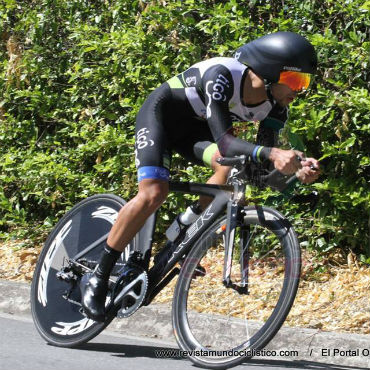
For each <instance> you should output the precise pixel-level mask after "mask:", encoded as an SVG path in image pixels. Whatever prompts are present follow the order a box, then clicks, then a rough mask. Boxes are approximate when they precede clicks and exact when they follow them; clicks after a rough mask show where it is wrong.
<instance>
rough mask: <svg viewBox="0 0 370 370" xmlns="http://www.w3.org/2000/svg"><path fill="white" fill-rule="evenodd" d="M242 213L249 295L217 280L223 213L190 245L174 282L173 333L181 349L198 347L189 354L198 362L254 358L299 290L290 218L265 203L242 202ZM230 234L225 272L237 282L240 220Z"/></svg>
mask: <svg viewBox="0 0 370 370" xmlns="http://www.w3.org/2000/svg"><path fill="white" fill-rule="evenodd" d="M244 212H245V215H244V220H243V221H244V222H243V226H244V228H247V229H248V230H249V234H248V235H249V237H248V238H247V239H249V240H250V244H249V251H250V257H249V262H248V269H249V273H248V275H249V281H248V282H249V288H248V289H249V294H243V293H241V294H240V293H238V292H237V291H236V289H233V288H226V287H225V285H224V284H223V283H222V279H223V267H224V248H223V236H224V231H223V230H224V227H222V226H223V225H226V217H223V218H222V219H221V220H218V221H216V222H215V223H214V224H213V225H212V226H211V227H210V228H209V229H208V230H207V231H206V232H205V233H204V234H203V235H202V237H201V238H200V239H199V241H198V242H197V243H196V244H195V245H194V247H193V249H192V250H191V252H190V253H189V255H188V256H187V258H186V260H185V262H184V264H183V267H182V269H181V272H180V275H179V278H178V281H177V285H176V288H175V293H174V300H173V309H172V320H173V328H174V333H175V337H176V340H177V342H178V344H179V346H180V348H181V349H182V350H184V351H197V352H192V353H188V357H189V358H190V360H191V361H192V362H193V363H195V364H196V365H197V366H200V367H204V368H211V369H225V368H228V367H232V366H235V365H238V364H239V363H241V362H243V361H245V360H247V359H250V358H251V357H253V356H254V355H255V354H256V351H259V350H261V349H263V348H264V347H265V346H266V345H267V344H268V343H269V342H270V340H271V339H272V338H273V337H274V336H275V334H276V333H277V331H278V330H279V329H280V327H281V326H282V324H283V323H284V321H285V319H286V317H287V315H288V313H289V311H290V309H291V307H292V304H293V301H294V299H295V296H296V292H297V289H298V284H299V276H300V268H301V256H300V248H299V243H298V239H297V236H296V234H295V232H294V230H293V227H292V225H291V224H290V223H289V222H288V221H287V220H286V219H285V218H284V217H283V216H282V215H281V214H280V213H278V212H277V211H275V210H273V209H270V208H266V207H255V206H252V207H245V209H244ZM235 235H236V239H235V240H236V242H235V249H234V255H236V256H234V257H233V267H232V270H231V278H232V281H233V282H234V283H238V282H239V283H240V277H241V273H240V263H239V260H238V258H237V257H240V255H241V252H240V250H241V248H240V245H239V244H237V239H238V238H239V237H238V236H240V225H239V226H238V227H237V230H236V233H235ZM239 240H240V238H239ZM237 245H238V246H237ZM199 265H200V266H199ZM238 271H239V272H238ZM210 350H212V351H214V352H209V351H210ZM202 351H203V352H202ZM222 351H226V352H222ZM228 351H229V352H228ZM231 351H233V352H231Z"/></svg>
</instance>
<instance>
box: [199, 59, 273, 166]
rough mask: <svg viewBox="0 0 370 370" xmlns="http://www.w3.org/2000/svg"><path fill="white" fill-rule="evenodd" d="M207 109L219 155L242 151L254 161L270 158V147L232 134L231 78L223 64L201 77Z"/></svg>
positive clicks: (238, 153)
mask: <svg viewBox="0 0 370 370" xmlns="http://www.w3.org/2000/svg"><path fill="white" fill-rule="evenodd" d="M202 87H203V91H204V97H205V105H206V109H207V121H208V125H209V127H210V130H211V132H212V135H213V138H214V140H215V142H216V143H217V146H218V149H219V151H220V153H221V155H222V156H225V157H232V156H235V155H242V154H245V155H247V156H250V157H251V158H252V159H253V160H254V161H256V162H258V161H264V160H266V159H268V158H269V155H270V152H271V148H269V147H264V146H260V145H255V144H252V143H249V142H247V141H244V140H241V139H239V138H236V137H235V136H234V135H233V130H232V120H231V117H230V112H229V101H230V99H231V97H232V95H233V90H234V86H233V79H232V76H231V73H230V71H229V70H228V69H227V68H226V67H224V66H222V65H218V66H214V67H212V68H210V69H209V70H208V71H207V72H206V73H205V74H204V76H203V78H202Z"/></svg>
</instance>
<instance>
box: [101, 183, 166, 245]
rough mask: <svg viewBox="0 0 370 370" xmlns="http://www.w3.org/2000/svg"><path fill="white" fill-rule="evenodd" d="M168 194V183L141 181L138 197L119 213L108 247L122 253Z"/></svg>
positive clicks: (109, 237)
mask: <svg viewBox="0 0 370 370" xmlns="http://www.w3.org/2000/svg"><path fill="white" fill-rule="evenodd" d="M167 194H168V181H165V180H159V179H150V178H147V179H143V180H142V181H140V183H139V191H138V193H137V195H136V196H135V197H134V198H132V199H131V200H130V201H129V202H128V203H127V204H126V205H125V206H124V207H123V208H122V209H121V211H120V212H119V214H118V217H117V220H116V222H115V224H114V225H113V227H112V230H111V232H110V233H109V236H108V240H107V243H108V245H109V246H110V247H111V248H113V249H114V250H117V251H120V252H122V251H123V250H124V249H125V247H126V245H127V244H128V243H129V242H130V240H131V239H132V238H133V237H134V236H135V235H136V233H137V232H138V231H139V230H140V229H141V227H142V226H143V225H144V223H145V221H146V220H147V218H148V217H149V216H150V215H151V214H152V213H154V212H155V211H156V210H157V209H158V208H159V207H160V206H161V205H162V203H163V202H164V201H165V200H166V198H167Z"/></svg>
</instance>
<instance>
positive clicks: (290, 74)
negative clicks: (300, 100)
mask: <svg viewBox="0 0 370 370" xmlns="http://www.w3.org/2000/svg"><path fill="white" fill-rule="evenodd" d="M310 82H311V75H310V74H309V73H302V72H295V71H284V72H281V73H280V79H279V81H278V83H279V84H285V85H287V86H289V87H290V88H291V89H292V90H293V91H301V90H305V89H307V88H308V87H309V86H310Z"/></svg>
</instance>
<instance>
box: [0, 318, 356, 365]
mask: <svg viewBox="0 0 370 370" xmlns="http://www.w3.org/2000/svg"><path fill="white" fill-rule="evenodd" d="M0 343H1V350H0V370H9V369H12V370H23V369H24V370H29V369H43V370H65V369H68V370H85V369H86V370H95V369H101V370H103V369H107V370H108V369H109V370H115V369H117V370H118V369H120V370H123V369H137V370H144V369H145V370H147V369H153V370H155V369H158V370H159V369H174V370H176V369H182V370H183V369H185V370H186V369H196V367H195V366H193V365H192V363H191V362H190V361H189V360H187V359H185V358H168V359H165V358H158V357H157V356H156V351H157V350H162V349H166V348H172V349H177V348H176V347H175V346H173V345H171V344H168V343H165V342H162V341H159V340H154V339H142V338H136V337H130V336H124V335H121V334H116V333H111V332H105V334H101V335H99V336H98V337H96V338H95V339H93V340H92V341H91V342H89V343H87V344H85V345H83V346H82V347H80V348H78V349H69V348H58V347H53V346H50V345H47V344H46V343H45V342H44V340H43V339H42V338H41V337H40V336H39V334H38V333H37V331H36V329H35V327H34V325H33V323H32V320H31V319H30V318H28V317H16V316H13V315H9V314H0ZM286 368H289V369H292V370H294V369H332V370H334V369H337V370H344V369H358V368H356V367H346V366H343V367H342V366H334V365H333V366H331V365H328V364H320V363H317V362H305V361H277V360H276V361H274V360H263V359H258V360H252V362H248V363H246V364H243V365H240V366H237V367H235V368H234V369H238V370H240V369H244V370H245V369H253V370H258V369H265V370H269V369H270V370H280V369H281V370H282V369H286Z"/></svg>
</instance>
